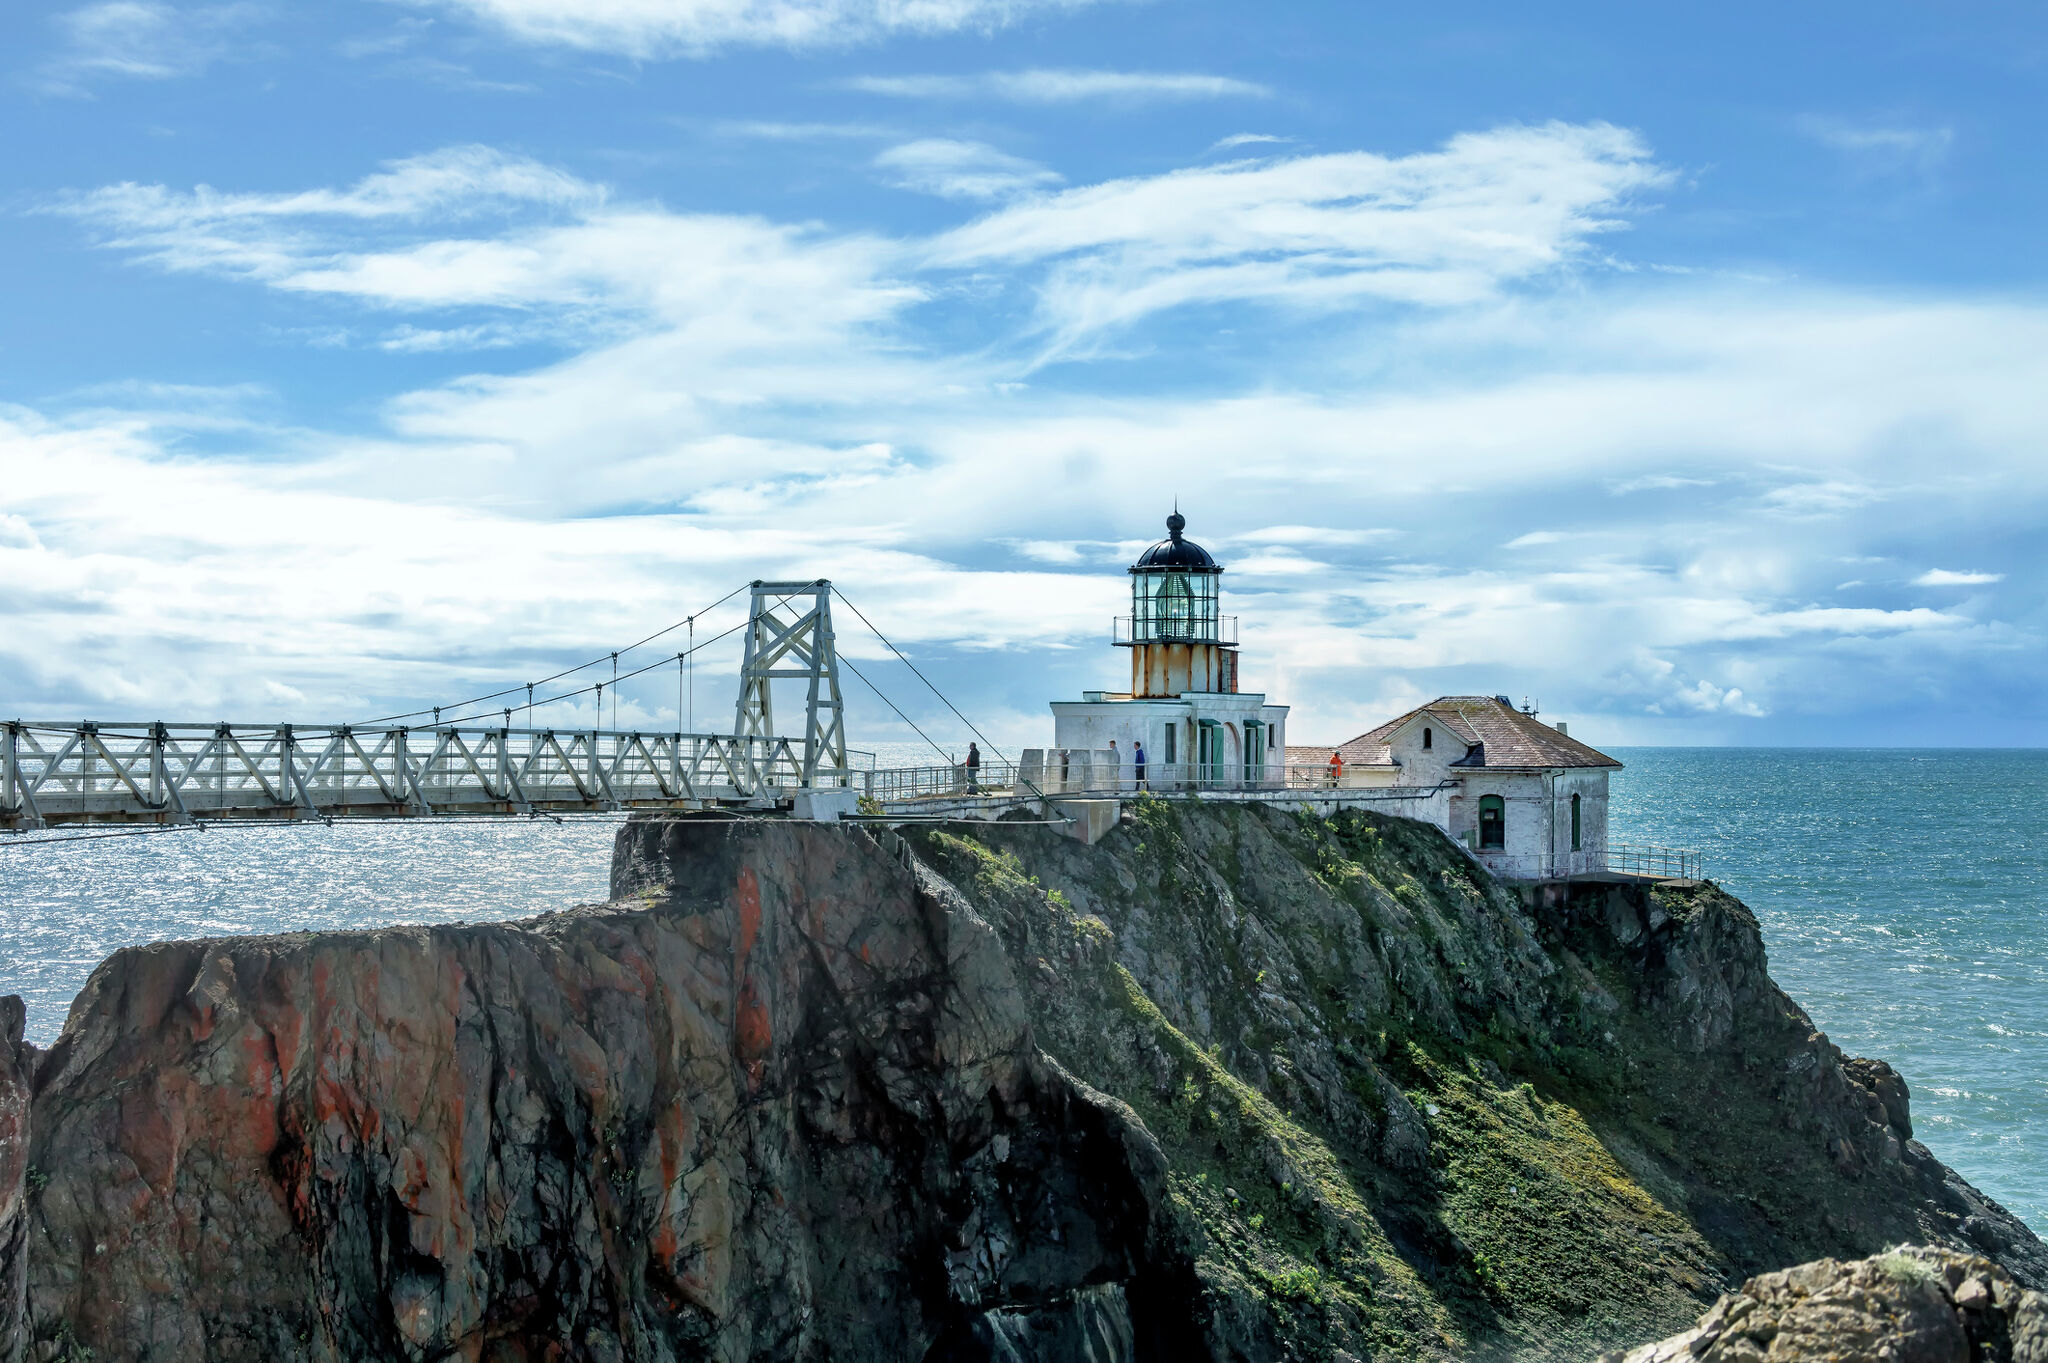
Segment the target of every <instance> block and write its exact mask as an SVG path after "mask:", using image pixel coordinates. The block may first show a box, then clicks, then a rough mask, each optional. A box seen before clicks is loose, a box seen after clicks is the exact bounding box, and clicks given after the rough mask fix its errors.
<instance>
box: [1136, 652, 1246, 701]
mask: <svg viewBox="0 0 2048 1363" xmlns="http://www.w3.org/2000/svg"><path fill="white" fill-rule="evenodd" d="M1235 690H1237V650H1236V649H1231V648H1224V647H1222V646H1221V645H1218V644H1135V645H1133V646H1132V648H1131V694H1132V695H1133V696H1136V697H1139V698H1140V699H1152V698H1155V697H1171V696H1178V695H1180V694H1181V693H1183V692H1186V691H1235Z"/></svg>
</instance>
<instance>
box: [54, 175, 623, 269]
mask: <svg viewBox="0 0 2048 1363" xmlns="http://www.w3.org/2000/svg"><path fill="white" fill-rule="evenodd" d="M604 197H605V195H604V191H603V190H602V189H601V188H599V187H598V186H595V185H592V184H589V183H587V182H585V181H583V180H579V179H577V178H576V177H575V176H573V175H569V174H567V173H565V172H563V171H560V170H556V169H554V168H552V167H549V166H545V165H542V164H541V163H540V162H538V161H533V160H530V159H528V158H525V157H519V156H508V155H506V154H504V153H501V152H498V151H496V150H493V149H492V148H489V147H478V146H469V147H450V148H447V149H446V150H443V151H437V152H432V153H429V154H427V155H424V156H415V157H410V158H407V159H405V160H402V161H395V162H392V163H390V164H389V165H388V166H387V167H386V168H385V169H384V170H382V171H380V172H379V173H377V174H375V175H369V176H366V177H364V178H363V179H361V180H359V181H357V182H356V183H355V184H354V185H352V186H350V187H348V188H347V189H340V190H329V189H316V190H305V191H300V192H296V193H283V194H223V193H220V192H219V191H217V190H214V189H211V188H209V187H208V186H205V185H201V186H199V187H198V188H197V189H194V190H192V191H190V192H179V191H175V190H170V189H166V188H165V187H164V186H162V185H140V184H133V183H124V184H118V185H110V186H108V187H106V188H104V189H97V190H93V191H91V192H89V193H83V194H72V195H67V196H64V197H62V198H60V199H58V200H55V201H54V202H52V203H51V204H50V205H49V206H48V208H47V211H50V212H56V213H63V214H67V215H69V216H72V217H75V218H78V219H80V220H81V221H83V222H84V223H86V224H87V225H88V226H89V227H91V228H93V229H95V230H96V231H97V232H98V233H99V234H100V240H101V243H102V244H103V245H105V246H108V247H111V248H113V249H116V250H120V251H125V252H128V253H130V254H132V255H134V256H136V257H138V258H140V259H143V260H147V261H149V262H151V263H153V264H156V265H159V266H162V267H164V268H166V269H171V270H214V271H222V272H226V273H231V274H242V275H246V276H249V277H251V278H255V279H260V280H264V281H266V282H270V283H274V284H279V285H281V286H284V287H293V281H294V280H295V279H297V278H298V277H299V276H300V275H302V274H303V273H305V272H306V271H307V270H308V269H309V266H310V265H311V264H312V263H313V262H320V263H333V262H337V261H340V260H343V259H345V257H346V253H345V252H342V251H341V250H339V249H338V248H339V245H340V243H342V242H345V241H355V240H359V239H360V238H359V236H358V235H357V234H359V233H360V232H361V231H363V230H364V228H366V227H369V226H373V225H379V224H388V225H391V226H394V227H402V226H404V225H406V224H408V223H412V222H417V221H420V220H424V219H427V218H430V217H431V218H434V219H436V220H439V221H446V220H450V219H456V220H459V219H463V218H468V217H472V216H475V215H478V214H481V213H485V212H492V211H497V212H505V211H511V210H532V209H553V210H567V211H584V212H587V211H590V210H592V209H594V208H596V207H597V206H599V205H600V204H602V203H603V201H604Z"/></svg>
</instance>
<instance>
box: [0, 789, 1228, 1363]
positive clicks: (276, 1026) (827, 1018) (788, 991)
mask: <svg viewBox="0 0 2048 1363" xmlns="http://www.w3.org/2000/svg"><path fill="white" fill-rule="evenodd" d="M884 836H886V835H884ZM920 875H923V876H924V877H925V881H926V883H921V882H920ZM615 877H616V879H615V891H614V892H615V893H617V894H619V895H620V896H621V897H620V898H619V899H618V900H616V901H614V902H613V903H611V904H607V905H602V906H596V907H588V908H581V909H576V910H573V911H569V912H565V913H559V914H550V915H547V916H544V917H542V918H538V919H534V920H530V921H527V922H522V923H509V924H502V925H495V926H483V927H444V928H400V929H391V930H387V931H381V932H363V933H329V934H321V935H296V936H286V937H269V938H240V939H228V940H219V941H205V942H183V943H164V944H158V945H154V946H148V947H140V948H134V949H130V950H125V951H122V952H119V953H117V954H116V955H115V956H113V957H112V958H111V959H109V960H108V961H107V962H106V963H105V964H104V965H103V966H101V967H100V969H99V970H98V971H97V972H96V973H95V974H94V975H93V977H92V980H91V981H90V983H89V984H88V985H87V987H86V989H85V991H84V993H83V994H82V995H81V996H80V998H79V1001H78V1003H77V1005H76V1006H75V1007H74V1009H73V1012H72V1015H71V1019H70V1021H69V1022H68V1023H67V1025H66V1027H65V1030H64V1033H63V1035H62V1036H61V1038H60V1039H59V1040H58V1042H57V1044H56V1046H55V1047H54V1048H53V1049H52V1051H51V1052H50V1053H49V1055H48V1057H47V1058H46V1061H45V1063H44V1065H43V1068H42V1070H41V1081H40V1083H39V1086H38V1096H37V1098H36V1103H35V1109H34V1110H35V1131H34V1133H33V1140H32V1142H31V1144H32V1146H33V1160H34V1162H35V1163H36V1165H37V1167H38V1168H39V1170H41V1171H43V1172H44V1173H45V1174H46V1175H47V1177H48V1180H49V1181H48V1183H47V1185H46V1186H45V1187H44V1188H43V1191H42V1192H41V1194H40V1196H39V1197H38V1198H37V1199H36V1203H35V1207H34V1208H33V1213H32V1216H31V1217H30V1218H29V1219H28V1220H27V1228H28V1230H29V1232H30V1242H31V1255H30V1259H31V1272H30V1275H29V1277H30V1284H29V1288H28V1294H27V1295H28V1309H29V1316H30V1322H31V1328H32V1332H33V1334H34V1337H35V1340H36V1343H35V1345H34V1346H33V1347H34V1353H33V1354H32V1356H33V1357H34V1358H36V1359H37V1360H43V1359H55V1358H59V1357H65V1356H67V1355H66V1354H65V1353H64V1352H63V1351H65V1350H69V1349H72V1348H74V1347H75V1348H78V1349H90V1350H92V1351H93V1352H92V1354H91V1356H92V1357H93V1358H94V1359H95V1360H97V1363H109V1360H116V1359H137V1360H142V1359H147V1360H172V1359H176V1360H202V1359H203V1360H221V1361H223V1363H225V1361H226V1360H237V1361H239V1360H247V1361H248V1363H257V1361H258V1360H261V1361H262V1363H274V1361H275V1360H322V1363H361V1361H363V1360H383V1359H393V1360H397V1359H407V1360H413V1359H419V1360H427V1359H432V1360H456V1359H471V1360H491V1361H492V1363H500V1361H502V1360H515V1359H532V1360H542V1359H560V1360H572V1359H574V1360H604V1361H605V1363H627V1360H634V1361H636V1363H637V1361H638V1360H649V1361H650V1363H652V1361H653V1360H680V1359H718V1360H726V1359H731V1360H741V1359H752V1358H757V1357H758V1358H787V1359H791V1360H795V1359H808V1358H820V1359H822V1358H827V1357H830V1358H835V1359H873V1360H884V1359H887V1360H895V1359H912V1360H914V1359H919V1358H922V1357H924V1356H925V1355H926V1354H927V1352H928V1351H929V1350H930V1349H931V1348H932V1346H933V1344H934V1342H935V1341H936V1340H938V1339H940V1337H941V1336H943V1335H945V1334H947V1332H949V1331H950V1332H952V1334H953V1335H955V1336H958V1335H960V1334H961V1332H962V1331H963V1330H964V1329H966V1328H968V1326H967V1324H966V1323H967V1322H971V1321H972V1320H974V1319H976V1318H978V1317H979V1316H980V1315H981V1314H982V1313H985V1312H988V1311H991V1310H999V1309H1000V1310H1007V1311H1009V1312H1010V1313H1011V1314H1012V1315H1015V1316H1017V1318H1018V1319H1019V1320H1023V1319H1026V1318H1028V1317H1030V1316H1031V1315H1032V1313H1033V1312H1035V1311H1037V1310H1038V1309H1039V1307H1040V1306H1041V1305H1042V1304H1050V1305H1047V1307H1046V1309H1047V1310H1048V1311H1049V1312H1050V1314H1049V1315H1047V1316H1046V1317H1045V1320H1044V1322H1043V1330H1042V1331H1041V1333H1042V1334H1045V1337H1046V1338H1048V1339H1057V1338H1063V1337H1066V1336H1069V1335H1072V1336H1073V1337H1075V1338H1080V1335H1077V1334H1075V1333H1074V1332H1077V1331H1079V1332H1083V1333H1086V1332H1090V1331H1092V1332H1093V1333H1092V1334H1090V1335H1089V1336H1088V1337H1090V1338H1095V1337H1100V1338H1102V1339H1106V1340H1120V1339H1127V1338H1129V1337H1130V1336H1131V1335H1132V1332H1133V1330H1134V1329H1136V1328H1138V1327H1136V1326H1134V1325H1133V1324H1132V1321H1131V1319H1130V1316H1131V1308H1130V1306H1129V1302H1130V1301H1131V1300H1134V1299H1144V1300H1155V1299H1157V1300H1167V1299H1171V1298H1172V1296H1173V1295H1174V1293H1173V1291H1172V1290H1170V1288H1167V1287H1164V1286H1162V1285H1161V1284H1157V1283H1151V1282H1149V1281H1148V1282H1144V1283H1140V1282H1138V1281H1136V1280H1137V1279H1138V1278H1140V1277H1141V1276H1143V1275H1148V1274H1149V1275H1151V1276H1152V1277H1153V1278H1158V1277H1159V1276H1160V1275H1161V1274H1168V1275H1171V1274H1175V1273H1180V1274H1186V1273H1188V1272H1189V1267H1188V1261H1187V1260H1186V1259H1185V1258H1183V1257H1180V1256H1178V1255H1177V1254H1176V1253H1175V1252H1174V1251H1173V1250H1172V1248H1171V1246H1170V1245H1168V1244H1167V1240H1168V1239H1169V1238H1170V1236H1169V1234H1168V1232H1167V1231H1166V1230H1165V1229H1162V1228H1163V1227H1165V1226H1166V1224H1167V1223H1166V1221H1165V1220H1164V1219H1163V1217H1164V1213H1163V1211H1161V1209H1160V1204H1161V1203H1162V1202H1163V1194H1162V1192H1161V1186H1162V1185H1161V1184H1160V1181H1159V1176H1158V1170H1157V1168H1156V1166H1155V1165H1154V1164H1148V1163H1147V1161H1146V1160H1144V1159H1143V1158H1134V1157H1133V1155H1132V1153H1131V1152H1132V1151H1134V1150H1142V1148H1143V1146H1144V1144H1145V1142H1146V1141H1147V1140H1148V1139H1149V1138H1148V1137H1146V1136H1145V1135H1144V1133H1143V1131H1142V1128H1139V1127H1136V1126H1135V1124H1134V1123H1132V1122H1130V1120H1129V1119H1128V1116H1127V1110H1124V1109H1121V1108H1120V1106H1119V1105H1116V1104H1113V1103H1110V1102H1109V1101H1108V1100H1105V1099H1102V1098H1101V1097H1100V1095H1097V1094H1094V1093H1093V1092H1092V1091H1090V1090H1087V1089H1085V1088H1084V1087H1082V1086H1080V1085H1078V1084H1076V1083H1075V1082H1074V1081H1072V1080H1071V1079H1069V1078H1068V1077H1067V1076H1066V1075H1065V1074H1064V1073H1063V1072H1061V1071H1059V1070H1058V1068H1057V1067H1056V1066H1054V1065H1052V1064H1051V1063H1050V1062H1048V1061H1046V1060H1045V1058H1044V1057H1043V1056H1042V1055H1041V1054H1040V1053H1039V1052H1038V1051H1037V1049H1036V1048H1035V1046H1033V1044H1032V1042H1031V1038H1030V1029H1029V1026H1028V1024H1027V1021H1026V1015H1025V1012H1024V1008H1023V1006H1022V1002H1021V999H1020V996H1019V993H1018V990H1017V986H1016V983H1015V981H1014V980H1013V979H1012V978H1011V974H1010V967H1009V963H1008V960H1007V957H1006V956H1005V955H1004V953H1003V951H1002V949H1001V947H1000V945H999V944H998V943H997V941H996V939H995V936H994V934H993V933H992V932H991V930H990V928H989V927H988V926H987V925H986V924H985V923H983V922H982V921H981V920H980V919H978V918H976V917H975V916H974V915H973V913H972V912H970V911H968V910H967V908H966V906H965V902H964V901H962V900H960V899H959V897H958V896H957V895H954V896H951V897H950V898H947V897H946V896H944V895H943V894H942V893H941V890H942V887H943V882H938V881H936V880H935V879H934V878H931V877H930V876H929V873H928V872H920V871H919V870H917V869H916V868H914V867H913V866H911V865H910V864H908V859H907V858H904V857H902V856H899V855H896V854H893V853H888V852H884V850H883V849H882V848H881V846H880V845H879V844H878V843H877V842H876V841H875V840H874V838H872V837H870V836H869V835H868V834H867V833H865V832H858V831H854V830H849V829H837V828H823V827H820V826H817V825H809V824H800V823H794V822H790V823H765V822H751V821H750V822H731V821H716V820H688V819H676V820H656V821H636V822H635V823H633V824H631V825H629V826H628V827H627V828H626V829H625V830H624V831H622V833H621V835H620V846H619V862H618V867H617V869H616V870H615ZM648 891H652V893H648ZM17 1032H18V1023H17ZM4 1064H5V1060H4V1057H0V1124H4V1123H6V1122H8V1121H10V1120H11V1121H14V1122H16V1123H20V1122H24V1121H26V1118H27V1111H26V1105H25V1104H24V1103H19V1102H17V1103H16V1104H15V1105H14V1106H13V1107H11V1108H10V1107H9V1106H8V1105H7V1104H8V1098H7V1094H8V1093H9V1092H10V1090H8V1089H6V1087H5V1082H4V1075H5V1070H4ZM6 1130H7V1128H6V1127H5V1126H4V1125H0V1137H4V1135H5V1132H6ZM19 1149H20V1142H19V1141H16V1142H14V1143H13V1144H12V1145H9V1144H8V1143H7V1142H6V1141H5V1140H4V1139H0V1174H4V1173H5V1172H6V1170H7V1169H8V1168H9V1167H14V1168H15V1169H16V1182H17V1183H18V1181H19V1177H18V1172H19V1169H18V1167H19V1165H20V1163H21V1161H20V1160H19V1159H15V1160H14V1165H13V1166H9V1165H8V1164H6V1163H5V1162H4V1159H10V1158H14V1156H13V1155H9V1154H5V1153H4V1152H15V1153H17V1154H18V1152H19ZM991 1150H999V1151H1001V1152H1002V1153H1001V1154H999V1155H993V1156H992V1155H991V1153H990V1152H991ZM5 1186H10V1185H5V1184H0V1187H5ZM1055 1203H1057V1204H1058V1205H1059V1206H1060V1208H1061V1209H1062V1210H1061V1211H1060V1212H1059V1214H1058V1216H1057V1217H1055V1216H1052V1215H1050V1214H1049V1213H1048V1211H1047V1209H1048V1208H1049V1207H1051V1206H1053V1205H1054V1204H1055ZM0 1205H4V1206H6V1207H12V1206H14V1205H15V1204H13V1203H6V1204H0ZM10 1214H11V1213H10ZM19 1220H20V1218H17V1221H16V1222H10V1223H8V1224H17V1223H18V1222H19ZM969 1224H971V1225H973V1226H978V1227H992V1228H1001V1229H1000V1235H999V1236H998V1241H999V1242H1000V1243H1004V1244H1007V1245H1008V1246H1010V1248H1009V1250H1008V1251H1007V1253H1008V1254H1009V1255H1010V1258H1011V1259H1012V1260H1014V1261H1015V1262H1017V1263H1019V1264H1025V1265H1028V1267H1026V1268H1024V1269H1019V1270H1017V1271H1014V1272H1012V1273H1010V1274H1009V1275H1008V1276H1007V1277H998V1278H997V1279H994V1280H990V1281H987V1282H983V1283H980V1284H979V1285H978V1286H976V1287H975V1288H974V1289H973V1290H972V1291H971V1292H969V1293H968V1295H967V1296H966V1297H963V1296H962V1295H961V1291H962V1290H961V1289H960V1288H959V1286H958V1281H957V1280H958V1278H959V1274H958V1272H957V1270H955V1271H952V1272H950V1273H949V1267H948V1265H949V1260H948V1251H949V1248H950V1247H952V1246H954V1245H957V1244H958V1243H960V1242H961V1236H960V1228H961V1227H962V1226H963V1225H969ZM991 1233H993V1232H991ZM1027 1250H1029V1251H1031V1252H1028V1253H1027ZM955 1257H957V1255H956V1256H955ZM10 1262H14V1263H16V1264H17V1265H18V1258H17V1259H15V1260H12V1261H10ZM1188 1281H1189V1282H1190V1283H1191V1282H1192V1279H1191V1278H1189V1280H1188ZM1084 1289H1085V1291H1084ZM1127 1289H1128V1290H1127ZM1077 1294H1080V1295H1077ZM1020 1313H1021V1314H1020ZM1018 1328H1023V1327H1022V1326H1019V1327H1018ZM1152 1328H1163V1329H1167V1330H1169V1331H1171V1330H1174V1329H1181V1330H1185V1329H1186V1326H1185V1323H1184V1322H1168V1323H1167V1324H1166V1325H1164V1326H1157V1327H1152ZM1121 1356H1122V1355H1121V1354H1118V1355H1116V1357H1121Z"/></svg>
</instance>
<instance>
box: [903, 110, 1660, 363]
mask: <svg viewBox="0 0 2048 1363" xmlns="http://www.w3.org/2000/svg"><path fill="white" fill-rule="evenodd" d="M1664 178H1665V177H1664V173H1663V172H1662V171H1661V170H1659V169H1658V168H1657V167H1656V166H1655V165H1654V164H1653V163H1652V162H1651V161H1650V158H1649V152H1648V150H1647V148H1645V147H1644V146H1643V144H1642V142H1641V141H1640V140H1639V139H1638V138H1637V137H1636V136H1635V135H1634V134H1633V133H1629V132H1625V131H1623V130H1621V129H1619V128H1612V127H1607V126H1604V125H1592V126H1570V125H1564V124H1549V125H1546V126H1544V127H1540V128H1503V129H1497V130H1495V131H1493V132H1489V133H1477V134H1469V135H1464V136H1459V137H1456V138H1453V139H1452V140H1451V141H1450V142H1449V143H1448V144H1446V146H1445V147H1444V148H1443V150H1441V151H1437V152H1427V153H1421V154H1417V155H1414V156H1406V157H1392V158H1390V157H1383V156H1375V155H1372V154H1370V153H1365V152H1352V153H1346V154H1339V155H1328V156H1309V157H1298V158H1294V159H1290V160H1280V161H1271V162H1262V163H1236V164H1231V165H1224V166H1216V167H1210V168H1203V169H1193V170H1183V171H1178V172H1175V173H1173V174H1169V175H1161V176H1153V177H1148V178H1144V179H1131V180H1116V181H1111V182H1109V183H1106V184H1100V185H1090V186H1086V187H1083V188H1078V189H1072V190H1068V191H1065V192H1064V193H1060V194H1056V195H1052V196H1048V197H1044V198H1039V199H1033V200H1030V201H1027V202H1022V203H1019V204H1016V205H1013V206H1011V207H1008V208H1005V209H1002V210H999V211H998V212H995V213H993V214H991V215H989V216H988V217H985V218H983V219H981V220H980V221H978V222H975V223H970V224H968V225H967V226H965V227H961V228H959V229H956V230H955V231H953V232H951V233H948V234H947V235H945V236H944V237H942V238H940V239H939V240H938V241H937V242H936V243H934V245H933V247H932V252H931V259H932V262H933V263H934V264H935V265H938V266H942V267H943V266H953V267H961V268H969V267H974V268H985V267H989V266H993V265H1007V266H1010V267H1013V268H1019V267H1024V266H1029V265H1043V266H1044V267H1045V269H1046V277H1045V279H1044V282H1043V284H1042V286H1041V299H1042V307H1043V320H1044V323H1045V325H1046V326H1047V328H1048V329H1049V330H1051V331H1053V332H1054V333H1055V334H1056V336H1057V337H1058V338H1059V339H1060V341H1062V342H1064V343H1068V344H1071V343H1073V342H1075V341H1077V340H1079V338H1081V337H1082V336H1085V335H1087V334H1089V333H1092V332H1097V331H1101V330H1103V329H1106V328H1112V327H1118V326H1123V325H1126V324H1128V323H1130V322H1133V321H1135V320H1137V319H1138V318H1141V317H1143V316H1145V315H1147V314H1149V313H1153V312H1157V311H1160V310H1162V309H1165V308H1171V307H1176V306H1181V305H1185V304H1189V303H1197V302H1216V301H1224V300H1253V299H1257V300H1264V301H1268V302H1275V303H1288V304H1292V305H1295V306H1298V307H1304V308H1314V309H1318V310H1323V309H1328V308H1331V307H1334V306H1343V305H1346V304H1355V303H1357V302H1359V301H1361V300H1364V299H1390V300H1397V301H1401V302H1411V303H1427V304H1439V305H1441V304H1452V303H1471V302H1474V301H1477V300H1480V299H1483V298H1486V297H1488V296H1490V295H1492V294H1494V293H1495V292H1497V291H1498V290H1499V289H1501V288H1502V287H1503V286H1505V285H1507V284H1510V283H1513V282H1516V281H1520V280H1526V279H1530V278H1533V277H1535V276H1537V275H1540V274H1543V273H1546V272H1549V271H1553V270H1556V269H1558V268H1560V267H1562V266H1565V265H1567V264H1569V263H1571V262H1572V261H1574V260H1577V259H1580V258H1582V257H1583V256H1584V255H1585V253H1586V243H1587V241H1588V239H1589V238H1590V237H1591V236H1593V235H1595V234H1597V233H1601V232H1606V231H1611V230H1613V229H1615V228H1617V227H1619V226H1621V223H1620V221H1619V219H1617V218H1616V217H1614V216H1612V215H1613V214H1615V213H1617V212H1619V211H1620V210H1621V209H1622V207H1623V205H1624V204H1625V202H1626V201H1627V199H1628V198H1629V196H1630V195H1631V194H1633V193H1634V192H1636V191H1638V190H1641V189H1644V188H1648V187H1650V186H1654V185H1657V184H1661V183H1663V181H1664Z"/></svg>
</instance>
